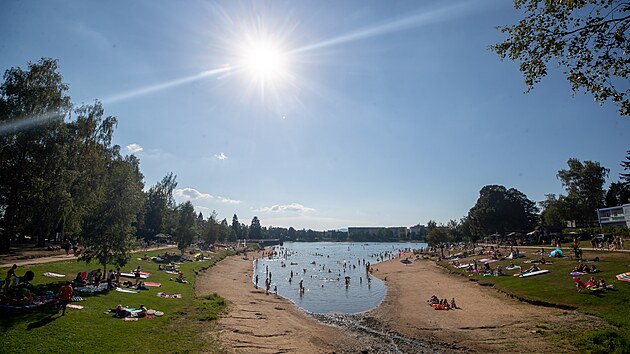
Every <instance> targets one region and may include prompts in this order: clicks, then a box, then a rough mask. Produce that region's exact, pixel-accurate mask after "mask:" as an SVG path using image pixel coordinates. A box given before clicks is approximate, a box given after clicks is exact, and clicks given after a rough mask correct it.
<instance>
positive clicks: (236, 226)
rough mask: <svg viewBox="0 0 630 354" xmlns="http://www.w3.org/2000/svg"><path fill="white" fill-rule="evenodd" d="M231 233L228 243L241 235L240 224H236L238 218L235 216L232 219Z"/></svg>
mask: <svg viewBox="0 0 630 354" xmlns="http://www.w3.org/2000/svg"><path fill="white" fill-rule="evenodd" d="M232 231H233V233H232V236H230V237H229V238H230V241H231V240H232V239H234V240H236V239H237V238H239V236H240V235H241V223H239V222H238V216H236V214H234V216H233V217H232Z"/></svg>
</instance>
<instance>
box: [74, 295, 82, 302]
mask: <svg viewBox="0 0 630 354" xmlns="http://www.w3.org/2000/svg"><path fill="white" fill-rule="evenodd" d="M84 300H85V299H84V298H82V297H81V296H77V295H75V296H73V297H72V301H84Z"/></svg>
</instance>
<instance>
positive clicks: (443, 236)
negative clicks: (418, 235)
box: [426, 226, 453, 246]
mask: <svg viewBox="0 0 630 354" xmlns="http://www.w3.org/2000/svg"><path fill="white" fill-rule="evenodd" d="M426 241H427V244H428V245H429V246H438V245H441V244H444V243H448V242H451V241H453V235H452V233H451V230H450V229H449V228H448V227H447V226H436V227H434V228H431V229H430V230H429V232H428V233H427V238H426Z"/></svg>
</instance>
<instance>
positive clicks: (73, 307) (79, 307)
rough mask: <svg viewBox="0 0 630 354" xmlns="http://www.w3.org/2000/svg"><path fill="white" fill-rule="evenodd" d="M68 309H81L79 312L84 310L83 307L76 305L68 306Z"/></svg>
mask: <svg viewBox="0 0 630 354" xmlns="http://www.w3.org/2000/svg"><path fill="white" fill-rule="evenodd" d="M66 307H69V308H71V309H79V310H80V309H82V308H83V306H81V305H75V304H67V305H66Z"/></svg>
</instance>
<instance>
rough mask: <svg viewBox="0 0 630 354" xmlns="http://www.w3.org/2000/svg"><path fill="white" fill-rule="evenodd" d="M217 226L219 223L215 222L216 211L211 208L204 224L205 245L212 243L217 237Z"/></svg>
mask: <svg viewBox="0 0 630 354" xmlns="http://www.w3.org/2000/svg"><path fill="white" fill-rule="evenodd" d="M219 227H220V225H219V224H218V223H217V212H216V211H214V210H213V211H212V214H210V217H208V220H206V223H205V224H204V230H203V240H204V242H205V243H206V245H212V244H213V243H215V242H216V241H217V240H218V239H219Z"/></svg>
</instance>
